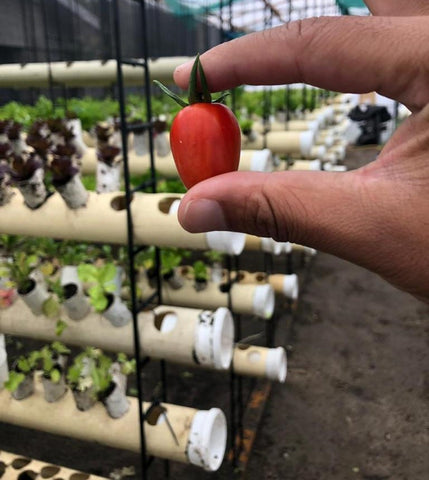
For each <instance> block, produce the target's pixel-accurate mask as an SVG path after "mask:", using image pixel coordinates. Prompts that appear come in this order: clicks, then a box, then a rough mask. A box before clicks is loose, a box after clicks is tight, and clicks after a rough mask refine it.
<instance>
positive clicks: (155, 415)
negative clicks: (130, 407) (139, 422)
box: [145, 405, 166, 426]
mask: <svg viewBox="0 0 429 480" xmlns="http://www.w3.org/2000/svg"><path fill="white" fill-rule="evenodd" d="M165 412H166V409H165V408H164V407H161V405H152V406H151V407H149V410H148V411H147V412H146V413H145V420H146V422H147V423H148V424H149V425H152V426H154V425H158V424H160V423H162V421H163V419H164V413H165Z"/></svg>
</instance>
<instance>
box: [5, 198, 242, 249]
mask: <svg viewBox="0 0 429 480" xmlns="http://www.w3.org/2000/svg"><path fill="white" fill-rule="evenodd" d="M181 197H182V195H176V194H175V195H172V194H164V193H159V194H156V193H135V194H134V195H133V198H132V202H131V213H132V216H133V220H134V242H135V244H136V245H157V246H159V247H179V248H187V249H194V250H207V249H216V250H219V251H221V252H223V253H228V254H231V255H239V254H240V253H241V252H242V250H243V248H244V242H245V235H244V234H242V233H235V232H210V233H189V232H187V231H185V230H184V229H183V228H182V227H181V225H180V224H179V222H178V220H177V216H176V215H173V214H169V210H170V207H171V204H172V203H173V202H174V201H175V200H177V199H180V198H181ZM107 218H108V219H109V221H106V219H107ZM40 232H43V235H45V236H46V237H52V238H62V239H72V240H80V241H88V242H100V243H119V244H125V243H126V242H127V215H126V209H125V195H124V193H123V192H113V193H104V194H102V195H97V194H96V193H94V192H89V197H88V202H87V205H86V207H85V208H80V209H78V210H70V209H69V208H67V206H66V205H65V204H64V201H63V200H62V198H61V197H60V195H59V194H56V193H55V194H53V195H52V196H51V197H49V199H48V201H47V202H45V203H44V205H42V206H41V207H40V208H38V209H37V210H30V209H28V208H27V207H25V206H24V205H23V202H22V196H21V195H20V194H19V192H16V195H14V196H13V197H12V199H11V201H10V202H9V203H8V204H7V205H4V206H2V208H0V233H8V234H10V235H27V236H38V235H39V234H40Z"/></svg>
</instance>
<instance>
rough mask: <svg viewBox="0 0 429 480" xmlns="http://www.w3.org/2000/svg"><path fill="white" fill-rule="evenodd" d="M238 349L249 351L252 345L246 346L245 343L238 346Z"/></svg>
mask: <svg viewBox="0 0 429 480" xmlns="http://www.w3.org/2000/svg"><path fill="white" fill-rule="evenodd" d="M237 348H238V349H240V350H248V349H249V348H250V345H246V344H244V343H239V344H237Z"/></svg>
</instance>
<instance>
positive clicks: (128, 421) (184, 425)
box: [0, 382, 227, 471]
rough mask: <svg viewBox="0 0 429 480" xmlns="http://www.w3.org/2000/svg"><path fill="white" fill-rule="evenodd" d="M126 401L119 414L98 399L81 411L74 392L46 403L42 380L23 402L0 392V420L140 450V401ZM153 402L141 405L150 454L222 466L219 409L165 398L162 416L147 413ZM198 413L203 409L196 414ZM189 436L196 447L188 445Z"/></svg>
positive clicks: (223, 430) (222, 420)
mask: <svg viewBox="0 0 429 480" xmlns="http://www.w3.org/2000/svg"><path fill="white" fill-rule="evenodd" d="M128 400H129V403H130V408H129V410H128V412H127V413H126V414H125V415H124V416H123V417H121V418H118V419H113V418H110V417H109V416H108V414H107V412H106V411H105V408H104V407H103V405H101V403H100V402H98V403H96V404H95V405H94V406H93V407H92V408H91V409H90V410H89V411H87V412H82V411H79V410H78V409H77V408H76V406H75V403H74V400H73V398H72V394H71V392H70V391H67V392H66V394H65V395H64V396H63V397H62V398H61V399H60V400H59V401H58V402H55V403H54V404H51V405H49V408H46V401H45V400H44V398H43V392H42V386H41V382H36V390H35V393H34V394H33V395H31V396H30V397H28V398H27V399H26V400H25V402H17V401H16V400H14V399H12V398H11V395H10V393H9V392H5V391H0V421H2V422H6V423H10V424H13V425H18V426H21V427H27V428H32V429H35V430H41V431H44V432H49V433H52V434H54V435H63V436H67V437H70V438H76V439H82V440H85V441H89V442H97V443H100V444H102V445H107V446H110V447H113V448H119V449H123V450H129V451H132V452H139V451H140V434H139V428H138V425H139V416H138V411H139V409H138V400H137V398H135V397H128ZM150 406H151V405H150V403H147V402H145V403H144V404H143V409H144V411H145V412H146V421H145V424H144V430H145V438H146V449H147V453H148V455H153V456H155V457H159V458H164V459H168V460H173V461H178V462H182V463H188V464H194V465H196V466H199V467H202V468H204V469H206V470H208V471H215V470H216V469H217V468H219V466H220V465H221V463H222V460H223V457H224V454H225V448H226V436H227V428H226V421H225V417H224V415H223V413H222V412H221V411H220V410H218V409H210V410H208V411H207V410H203V411H201V410H196V409H194V408H189V407H182V406H179V405H172V404H168V403H162V404H161V407H162V410H161V409H159V413H158V416H157V417H155V419H153V418H152V416H151V415H150V414H149V415H148V414H147V412H148V409H149V407H150ZM199 412H201V414H200V415H199V416H198V417H196V415H197V413H199ZM166 417H167V418H168V422H167V421H166ZM170 428H171V429H172V430H173V432H174V436H173V435H172V434H171V431H170ZM191 434H192V439H191ZM191 440H192V447H191V449H189V446H190V444H191ZM189 450H190V451H191V452H189Z"/></svg>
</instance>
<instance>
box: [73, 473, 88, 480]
mask: <svg viewBox="0 0 429 480" xmlns="http://www.w3.org/2000/svg"><path fill="white" fill-rule="evenodd" d="M88 478H90V477H89V475H88V474H87V473H73V474H72V475H71V476H70V480H88Z"/></svg>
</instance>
